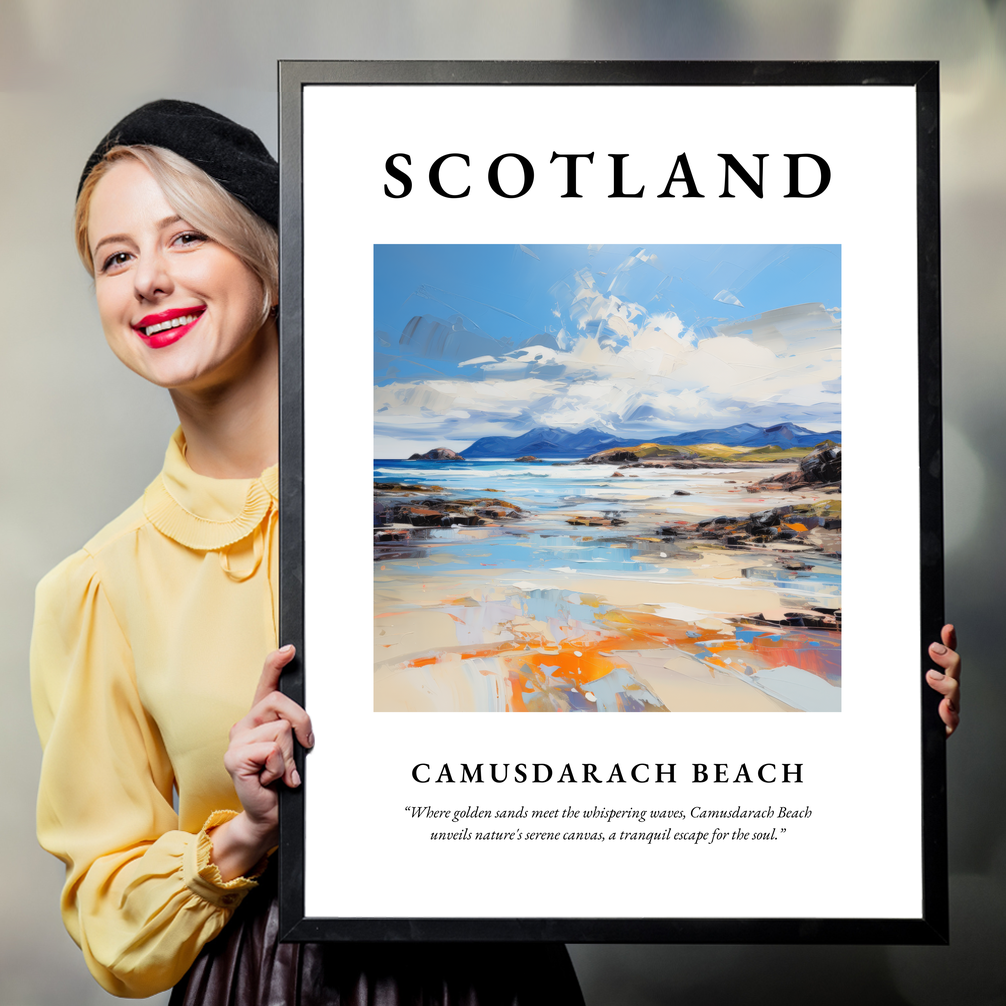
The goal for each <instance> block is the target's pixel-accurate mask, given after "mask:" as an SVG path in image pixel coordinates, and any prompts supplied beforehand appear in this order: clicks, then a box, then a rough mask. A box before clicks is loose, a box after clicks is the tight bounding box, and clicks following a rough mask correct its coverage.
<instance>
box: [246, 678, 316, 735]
mask: <svg viewBox="0 0 1006 1006" xmlns="http://www.w3.org/2000/svg"><path fill="white" fill-rule="evenodd" d="M272 720H286V721H287V722H288V723H289V724H290V725H291V726H292V727H293V729H294V731H295V732H296V734H297V740H299V741H300V742H301V744H303V745H304V747H307V748H309V747H314V734H313V732H312V728H311V717H310V716H308V714H307V713H306V712H305V711H304V707H303V706H299V705H298V704H297V703H296V702H294V701H293V699H291V698H290V696H289V695H284V694H283V693H282V692H270V693H269V694H268V695H266V697H265V698H264V699H262V701H261V702H259V703H258V704H257V705H255V706H253V707H252V709H251V711H250V712H249V713H248V715H247V716H245V717H244V719H243V720H241V726H243V727H244V728H245V729H248V728H250V727H254V726H258V725H259V724H260V723H269V722H271V721H272Z"/></svg>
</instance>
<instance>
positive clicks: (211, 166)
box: [77, 98, 279, 227]
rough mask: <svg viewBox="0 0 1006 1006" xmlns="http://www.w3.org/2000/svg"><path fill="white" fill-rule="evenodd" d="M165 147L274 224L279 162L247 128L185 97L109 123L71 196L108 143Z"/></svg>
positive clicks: (276, 221)
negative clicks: (183, 99)
mask: <svg viewBox="0 0 1006 1006" xmlns="http://www.w3.org/2000/svg"><path fill="white" fill-rule="evenodd" d="M140 144H142V145H146V146H151V147H166V148H167V149H168V150H173V151H174V152H175V153H176V154H179V155H180V156H181V157H184V158H185V159H186V160H188V161H191V162H192V163H193V164H195V165H196V166H197V167H200V168H202V169H203V171H205V172H206V174H208V175H209V176H210V178H213V179H215V180H216V181H217V182H219V183H220V184H221V185H222V186H223V187H224V188H225V189H226V190H227V191H228V192H229V193H230V194H231V195H232V196H234V197H235V198H237V199H239V200H240V201H241V202H242V203H244V204H245V206H247V207H248V209H250V210H251V211H252V212H253V213H257V214H258V215H259V216H260V217H261V218H262V219H263V220H265V221H266V222H267V223H270V224H272V226H273V227H278V226H279V165H278V164H277V163H276V160H275V158H274V157H273V156H272V154H270V153H269V151H268V150H266V148H265V144H264V143H263V142H262V141H261V140H260V139H259V138H258V137H257V136H256V135H255V134H254V133H253V132H252V131H251V130H250V129H246V128H245V127H244V126H239V125H238V124H237V123H236V122H234V121H233V120H232V119H228V118H227V116H225V115H220V114H219V113H217V112H214V111H211V110H210V109H208V108H204V107H203V106H202V105H196V104H194V103H193V102H191V101H176V100H174V99H172V98H163V99H161V100H160V101H151V102H150V103H149V104H146V105H143V106H141V107H140V108H138V109H136V111H135V112H130V113H129V115H127V116H126V117H125V118H124V119H123V120H122V121H121V122H119V123H117V124H116V125H114V126H113V127H112V128H111V129H110V130H109V131H108V133H107V135H106V136H105V138H104V139H103V140H102V141H101V143H99V144H98V146H97V147H96V148H95V151H94V153H93V154H91V156H90V157H89V158H88V160H87V164H86V165H84V173H83V174H82V175H81V176H80V184H79V185H78V186H77V195H78V196H79V195H80V190H81V189H82V188H83V186H84V181H85V179H86V178H87V176H88V175H89V174H90V173H91V169H92V168H93V167H94V166H95V165H96V164H97V163H98V162H99V161H100V160H101V159H102V158H103V157H104V156H105V154H106V153H108V151H109V150H111V149H112V147H117V146H119V145H122V146H127V147H131V146H136V145H140Z"/></svg>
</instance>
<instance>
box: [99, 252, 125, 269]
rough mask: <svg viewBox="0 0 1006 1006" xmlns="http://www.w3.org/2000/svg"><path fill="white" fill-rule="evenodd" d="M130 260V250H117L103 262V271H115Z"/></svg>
mask: <svg viewBox="0 0 1006 1006" xmlns="http://www.w3.org/2000/svg"><path fill="white" fill-rule="evenodd" d="M128 261H129V252H116V253H115V254H114V255H109V256H108V258H107V259H105V261H104V263H103V264H102V267H101V271H102V272H110V271H114V270H115V269H117V268H118V267H119V266H121V265H125V264H126V263H127V262H128Z"/></svg>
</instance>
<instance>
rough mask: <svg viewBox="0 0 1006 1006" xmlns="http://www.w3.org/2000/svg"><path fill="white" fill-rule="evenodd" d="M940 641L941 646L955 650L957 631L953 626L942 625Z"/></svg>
mask: <svg viewBox="0 0 1006 1006" xmlns="http://www.w3.org/2000/svg"><path fill="white" fill-rule="evenodd" d="M940 639H942V640H943V645H944V646H947V647H949V648H950V649H951V650H956V649H957V629H956V628H955V627H954V626H953V625H944V626H943V629H942V630H941V631H940Z"/></svg>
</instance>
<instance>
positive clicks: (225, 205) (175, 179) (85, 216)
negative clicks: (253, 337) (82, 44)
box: [73, 145, 279, 323]
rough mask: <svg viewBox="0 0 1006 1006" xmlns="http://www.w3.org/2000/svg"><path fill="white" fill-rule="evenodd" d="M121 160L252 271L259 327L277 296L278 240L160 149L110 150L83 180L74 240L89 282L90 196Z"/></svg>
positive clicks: (206, 179)
mask: <svg viewBox="0 0 1006 1006" xmlns="http://www.w3.org/2000/svg"><path fill="white" fill-rule="evenodd" d="M126 158H132V159H134V160H137V161H139V162H140V163H141V164H142V165H143V166H144V167H145V168H146V169H147V170H148V171H149V172H150V173H151V174H152V175H153V176H154V180H155V181H156V182H157V184H158V185H159V186H160V187H161V191H162V192H163V193H164V197H165V199H166V200H167V201H168V205H169V206H170V207H171V208H172V209H173V210H174V211H175V212H176V213H177V214H178V215H179V216H180V217H181V218H182V219H183V220H185V221H186V222H187V223H189V224H191V225H192V226H193V227H195V228H196V229H197V230H200V231H202V232H203V233H204V234H206V236H207V237H209V238H212V239H213V240H214V241H216V242H217V243H218V244H221V245H223V247H225V248H227V249H228V250H230V251H232V252H234V254H235V255H237V257H238V258H239V259H241V261H242V262H244V264H245V265H246V266H248V268H249V269H251V271H252V272H253V273H255V275H256V276H257V277H258V278H259V281H260V282H261V283H262V292H263V304H262V321H263V323H264V322H265V320H266V318H267V317H268V316H269V312H270V311H271V310H272V306H273V304H275V303H276V300H277V298H278V294H279V236H278V235H277V233H276V231H275V229H274V228H273V227H271V226H270V225H269V224H268V223H266V222H265V221H264V220H263V219H262V218H261V217H260V216H258V214H256V213H253V212H252V211H251V210H250V209H248V207H247V206H245V205H244V204H243V203H242V202H240V201H239V200H237V199H235V198H234V196H232V195H231V194H230V193H229V192H228V191H227V190H226V189H225V188H224V187H223V186H222V185H221V184H220V183H219V182H218V181H216V180H215V179H213V178H211V177H210V176H209V175H208V174H206V172H205V171H203V169H202V168H199V167H197V166H196V165H195V164H193V163H192V162H191V161H189V160H187V159H186V158H184V157H181V156H179V155H178V154H176V153H175V152H174V151H173V150H168V149H167V148H165V147H152V146H145V145H142V146H141V145H137V146H131V147H123V146H119V147H112V149H111V150H109V151H108V153H106V154H105V156H104V157H103V158H102V159H101V160H100V161H98V163H97V164H96V165H95V166H94V167H93V168H92V170H91V173H90V174H89V175H88V176H87V178H86V180H85V181H84V185H83V187H82V188H81V190H80V195H79V196H77V206H76V209H75V211H74V220H73V225H74V239H75V240H76V243H77V254H78V255H79V256H80V260H81V262H83V263H84V268H85V269H86V270H87V271H88V273H89V274H90V276H91V277H92V279H93V278H94V259H93V258H92V256H91V246H90V245H89V243H88V240H87V227H88V221H89V217H90V209H91V198H92V196H93V195H94V190H95V187H96V186H97V184H98V182H99V181H100V180H101V179H102V178H103V177H104V176H105V175H106V174H107V173H108V171H109V169H110V168H111V167H112V165H113V164H115V162H116V161H121V160H125V159H126Z"/></svg>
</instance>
